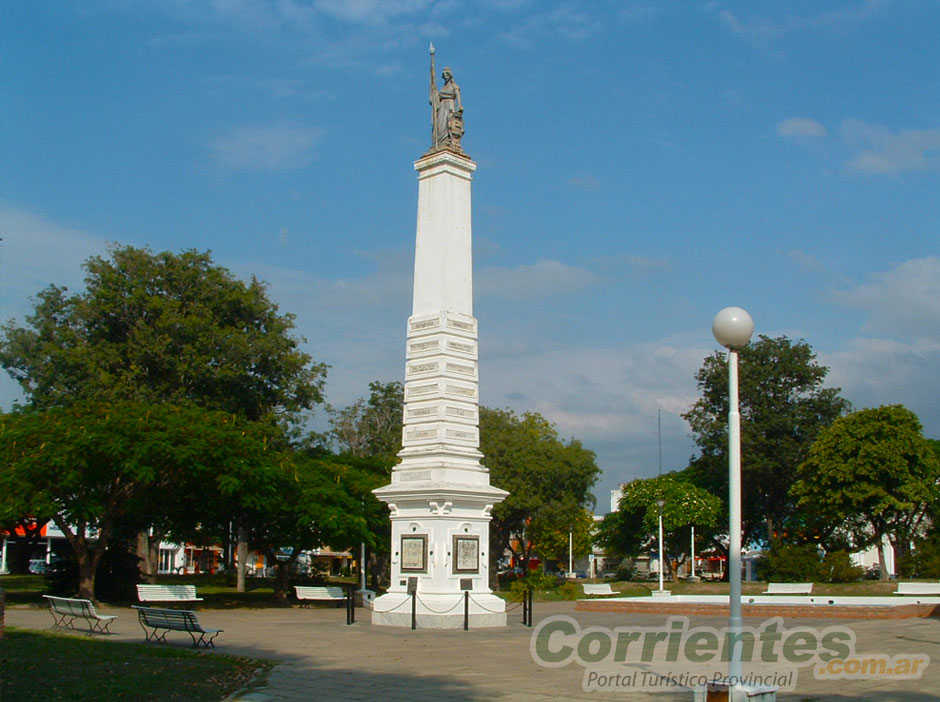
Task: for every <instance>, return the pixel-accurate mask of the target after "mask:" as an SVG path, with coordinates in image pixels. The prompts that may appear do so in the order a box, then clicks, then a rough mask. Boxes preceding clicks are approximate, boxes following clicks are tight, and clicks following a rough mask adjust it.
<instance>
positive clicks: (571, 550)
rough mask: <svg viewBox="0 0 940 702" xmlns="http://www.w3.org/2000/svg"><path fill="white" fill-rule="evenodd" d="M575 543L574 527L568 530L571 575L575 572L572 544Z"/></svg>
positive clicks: (569, 570)
mask: <svg viewBox="0 0 940 702" xmlns="http://www.w3.org/2000/svg"><path fill="white" fill-rule="evenodd" d="M573 543H574V527H572V528H571V529H569V530H568V575H569V577H570V576H571V575H572V574H573V573H574V559H573V558H572V556H573V555H574V549H573V547H572V544H573Z"/></svg>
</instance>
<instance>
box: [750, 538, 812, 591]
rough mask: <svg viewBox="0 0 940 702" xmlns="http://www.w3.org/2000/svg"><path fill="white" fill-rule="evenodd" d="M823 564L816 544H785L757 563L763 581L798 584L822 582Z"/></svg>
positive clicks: (772, 549)
mask: <svg viewBox="0 0 940 702" xmlns="http://www.w3.org/2000/svg"><path fill="white" fill-rule="evenodd" d="M821 571H822V562H821V559H820V557H819V551H818V549H817V548H816V544H797V545H794V544H783V545H780V546H773V547H771V549H770V551H768V552H767V553H766V554H765V555H764V556H763V558H761V559H760V560H759V561H758V562H757V573H758V577H759V578H760V579H761V580H766V581H773V582H782V583H797V582H813V581H816V580H822V579H823V578H822V572H821Z"/></svg>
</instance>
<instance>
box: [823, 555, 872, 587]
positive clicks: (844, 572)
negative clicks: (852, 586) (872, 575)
mask: <svg viewBox="0 0 940 702" xmlns="http://www.w3.org/2000/svg"><path fill="white" fill-rule="evenodd" d="M864 575H865V569H864V568H862V567H861V566H856V565H852V559H851V557H850V556H849V552H848V551H830V552H829V553H827V554H826V557H825V558H823V562H822V577H823V580H828V581H829V582H830V583H854V582H855V581H856V580H861V579H862V576H864Z"/></svg>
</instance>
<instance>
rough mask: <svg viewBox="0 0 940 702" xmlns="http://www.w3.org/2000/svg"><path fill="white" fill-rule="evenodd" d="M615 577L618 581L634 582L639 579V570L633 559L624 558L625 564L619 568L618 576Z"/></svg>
mask: <svg viewBox="0 0 940 702" xmlns="http://www.w3.org/2000/svg"><path fill="white" fill-rule="evenodd" d="M614 577H615V578H616V579H617V580H634V579H635V578H636V577H637V569H636V564H635V563H634V562H633V559H632V558H624V559H623V562H622V563H621V564H620V565H619V566H618V567H617V574H616V575H615V576H614Z"/></svg>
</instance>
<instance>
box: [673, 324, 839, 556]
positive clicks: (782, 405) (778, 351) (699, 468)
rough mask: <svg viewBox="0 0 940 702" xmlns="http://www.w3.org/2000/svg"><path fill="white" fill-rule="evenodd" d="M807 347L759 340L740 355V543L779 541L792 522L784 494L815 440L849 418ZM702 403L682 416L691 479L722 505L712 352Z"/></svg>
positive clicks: (724, 475) (724, 470)
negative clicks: (691, 448) (690, 450)
mask: <svg viewBox="0 0 940 702" xmlns="http://www.w3.org/2000/svg"><path fill="white" fill-rule="evenodd" d="M828 370H829V369H828V368H826V367H825V366H822V365H820V364H819V363H817V362H816V354H815V353H814V352H813V350H812V348H811V347H810V346H809V344H807V343H805V342H803V341H796V342H794V341H791V340H790V339H788V338H787V337H785V336H782V337H778V338H770V337H767V336H763V335H762V336H760V337H759V338H758V340H757V341H755V342H752V343H750V344H748V345H747V346H746V347H744V348H743V349H741V351H740V371H739V393H740V412H741V480H742V493H743V500H742V520H743V539H744V543H748V542H749V541H751V540H754V539H764V538H765V539H766V541H767V542H768V543H772V542H774V541H776V540H778V538H779V536H780V534H781V533H782V530H783V527H784V526H786V525H787V523H788V521H789V520H792V519H793V518H794V516H795V507H796V505H795V501H794V500H793V498H792V497H791V496H790V486H791V485H792V484H793V482H794V480H795V479H796V469H797V466H799V465H800V464H801V463H802V462H803V461H804V460H806V457H807V455H808V454H809V448H810V446H812V444H813V442H814V441H815V440H816V437H817V436H818V435H819V432H820V431H822V430H823V429H824V428H825V427H827V426H829V425H830V424H831V423H832V422H833V421H834V420H835V419H836V418H837V417H839V416H841V415H843V414H844V413H845V412H847V411H848V410H849V403H848V402H847V401H846V400H845V399H843V398H842V397H841V396H840V395H839V392H840V390H839V388H827V387H823V383H824V382H825V379H826V374H827V373H828ZM695 379H696V380H697V381H698V387H699V390H700V392H701V397H700V398H699V399H698V400H697V401H696V402H695V404H694V405H692V408H691V409H690V410H689V412H687V413H686V414H684V415H683V417H684V419H685V420H686V421H688V422H689V425H690V426H691V427H692V432H693V435H694V437H695V441H696V443H697V444H698V447H699V455H698V456H697V457H696V458H694V459H693V461H692V464H691V466H690V469H689V474H690V477H691V478H692V479H693V480H694V481H695V482H696V484H698V485H699V486H701V487H703V488H705V489H707V490H708V491H709V492H712V493H713V494H716V495H719V496H720V497H721V498H722V499H724V500H727V495H728V361H727V356H726V354H724V353H720V352H715V353H714V354H712V355H711V356H709V357H708V358H706V359H705V362H704V364H703V365H702V367H701V368H700V369H699V371H698V372H697V373H696V375H695Z"/></svg>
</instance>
